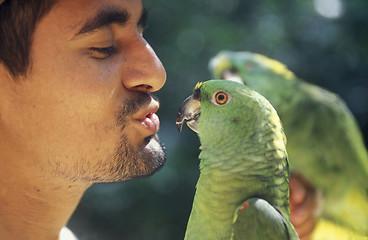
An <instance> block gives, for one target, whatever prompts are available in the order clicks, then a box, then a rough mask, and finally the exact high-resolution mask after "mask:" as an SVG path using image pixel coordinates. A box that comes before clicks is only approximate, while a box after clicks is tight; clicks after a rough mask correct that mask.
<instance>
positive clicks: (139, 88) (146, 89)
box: [133, 84, 152, 92]
mask: <svg viewBox="0 0 368 240" xmlns="http://www.w3.org/2000/svg"><path fill="white" fill-rule="evenodd" d="M133 90H136V91H142V92H151V90H152V86H150V85H147V84H140V85H137V86H134V87H133Z"/></svg>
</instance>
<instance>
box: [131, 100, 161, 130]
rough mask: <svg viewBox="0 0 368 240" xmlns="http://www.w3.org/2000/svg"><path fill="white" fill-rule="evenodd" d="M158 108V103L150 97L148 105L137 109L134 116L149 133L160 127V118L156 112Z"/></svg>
mask: <svg viewBox="0 0 368 240" xmlns="http://www.w3.org/2000/svg"><path fill="white" fill-rule="evenodd" d="M158 109H159V103H158V102H157V101H156V100H154V99H153V98H152V99H151V102H150V103H149V104H148V106H146V107H143V108H142V110H139V111H138V113H137V114H136V115H135V117H134V119H135V120H136V121H137V122H138V123H139V124H140V125H142V126H143V127H144V128H145V129H146V130H147V132H148V133H149V134H151V135H152V134H155V133H156V132H157V131H158V130H159V128H160V119H159V117H158V116H157V114H156V112H157V110H158Z"/></svg>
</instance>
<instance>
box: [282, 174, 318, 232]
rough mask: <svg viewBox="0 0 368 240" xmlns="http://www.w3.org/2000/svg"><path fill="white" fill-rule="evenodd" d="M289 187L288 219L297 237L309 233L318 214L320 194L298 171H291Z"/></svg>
mask: <svg viewBox="0 0 368 240" xmlns="http://www.w3.org/2000/svg"><path fill="white" fill-rule="evenodd" d="M289 187H290V219H291V222H292V223H293V225H294V227H295V229H296V231H297V232H298V234H299V237H300V238H301V239H302V237H306V238H305V239H308V238H307V237H308V236H310V235H311V233H312V232H313V229H314V227H315V225H316V223H317V219H318V217H319V215H320V207H321V199H322V198H321V194H320V191H319V190H318V189H317V188H315V187H314V186H313V184H312V183H311V182H309V181H308V180H307V179H306V178H305V177H303V175H302V174H300V173H295V172H293V173H291V175H290V178H289Z"/></svg>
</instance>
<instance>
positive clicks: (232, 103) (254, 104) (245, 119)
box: [176, 80, 284, 148]
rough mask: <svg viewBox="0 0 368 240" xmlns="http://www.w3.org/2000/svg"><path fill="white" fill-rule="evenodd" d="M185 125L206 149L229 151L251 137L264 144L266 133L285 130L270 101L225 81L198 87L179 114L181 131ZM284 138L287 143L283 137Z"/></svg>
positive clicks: (254, 92)
mask: <svg viewBox="0 0 368 240" xmlns="http://www.w3.org/2000/svg"><path fill="white" fill-rule="evenodd" d="M184 123H187V125H188V127H189V128H191V129H192V130H193V131H195V132H197V133H198V135H199V137H200V141H201V144H202V146H204V147H207V145H206V144H212V145H213V146H217V147H218V148H221V147H224V148H226V146H227V148H229V146H231V145H232V144H236V142H237V145H238V144H239V142H242V143H245V142H247V139H250V138H253V139H251V140H252V141H253V142H254V137H255V135H256V137H259V141H263V140H262V139H264V138H263V137H262V136H264V135H266V134H269V133H265V132H266V131H270V129H272V128H274V127H276V128H278V129H282V126H281V122H280V120H279V117H278V115H277V113H276V111H275V109H274V108H273V107H272V105H271V104H270V103H269V102H268V100H266V99H265V98H264V97H263V96H261V95H260V94H258V93H257V92H256V91H254V90H252V89H251V88H249V87H247V86H245V85H243V84H239V83H236V82H233V81H223V80H209V81H207V82H203V83H198V84H197V85H196V87H195V88H194V90H193V94H192V95H191V96H189V97H188V98H187V99H186V100H185V101H184V102H183V103H182V105H181V106H180V108H179V111H178V113H177V118H176V125H177V127H178V130H179V131H181V129H182V126H183V124H184ZM272 132H277V131H272ZM272 134H273V133H272ZM280 139H282V141H284V138H283V137H280ZM257 141H258V140H257ZM258 143H261V142H258ZM230 148H231V147H230Z"/></svg>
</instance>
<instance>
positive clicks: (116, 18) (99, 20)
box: [76, 9, 130, 36]
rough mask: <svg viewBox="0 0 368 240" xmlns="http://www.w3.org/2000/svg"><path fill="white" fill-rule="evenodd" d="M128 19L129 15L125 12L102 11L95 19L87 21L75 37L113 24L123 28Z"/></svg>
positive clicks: (116, 10) (114, 10) (115, 10)
mask: <svg viewBox="0 0 368 240" xmlns="http://www.w3.org/2000/svg"><path fill="white" fill-rule="evenodd" d="M129 18H130V14H129V13H128V12H127V11H126V10H118V9H102V10H101V11H99V12H98V13H97V14H96V15H95V17H93V18H91V19H89V20H87V21H86V22H85V23H84V24H83V26H82V27H81V29H80V30H79V32H78V33H77V34H76V36H78V35H81V34H85V33H90V32H93V31H95V30H97V29H101V28H104V27H107V26H108V25H110V24H113V23H116V24H118V25H120V26H124V25H125V24H126V23H127V22H128V20H129Z"/></svg>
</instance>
